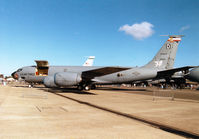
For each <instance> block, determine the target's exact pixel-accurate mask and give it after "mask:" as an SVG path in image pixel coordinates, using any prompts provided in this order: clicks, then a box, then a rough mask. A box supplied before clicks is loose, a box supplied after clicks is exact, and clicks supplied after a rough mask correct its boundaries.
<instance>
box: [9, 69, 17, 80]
mask: <svg viewBox="0 0 199 139" xmlns="http://www.w3.org/2000/svg"><path fill="white" fill-rule="evenodd" d="M11 75H12V77H13V78H14V79H16V80H18V79H19V75H18V74H17V73H16V71H15V72H13V73H12V74H11Z"/></svg>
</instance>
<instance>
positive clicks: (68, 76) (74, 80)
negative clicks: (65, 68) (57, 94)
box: [54, 72, 82, 87]
mask: <svg viewBox="0 0 199 139" xmlns="http://www.w3.org/2000/svg"><path fill="white" fill-rule="evenodd" d="M54 79H55V81H54V82H55V84H56V85H57V86H62V87H66V86H72V85H78V84H79V83H80V82H81V81H82V78H81V75H80V74H78V73H74V72H59V73H56V74H55V77H54Z"/></svg>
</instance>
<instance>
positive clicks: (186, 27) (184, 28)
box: [179, 25, 190, 32]
mask: <svg viewBox="0 0 199 139" xmlns="http://www.w3.org/2000/svg"><path fill="white" fill-rule="evenodd" d="M189 28H190V26H189V25H187V26H183V27H181V28H180V31H179V32H183V31H185V30H187V29H189Z"/></svg>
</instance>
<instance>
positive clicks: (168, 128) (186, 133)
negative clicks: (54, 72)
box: [52, 93, 199, 138]
mask: <svg viewBox="0 0 199 139" xmlns="http://www.w3.org/2000/svg"><path fill="white" fill-rule="evenodd" d="M52 94H54V95H57V96H60V97H64V98H67V99H70V100H72V101H75V102H78V103H80V104H84V105H87V106H90V107H94V108H97V109H100V110H103V111H106V112H110V113H113V114H116V115H119V116H123V117H126V118H129V119H133V120H137V121H140V122H142V123H145V124H148V125H150V126H151V127H154V128H159V129H161V130H164V131H167V132H170V133H173V134H176V135H180V136H183V137H189V138H199V134H197V133H194V132H190V131H186V130H183V129H180V128H176V127H173V126H169V125H166V124H162V123H159V122H156V121H153V120H147V119H145V118H142V117H138V116H136V115H133V114H127V113H123V112H119V111H116V110H113V109H109V108H106V107H102V106H98V105H95V104H92V103H89V102H85V101H81V100H78V99H74V98H71V97H68V96H65V95H62V94H59V93H52Z"/></svg>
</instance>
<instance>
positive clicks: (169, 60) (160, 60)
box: [144, 35, 183, 70]
mask: <svg viewBox="0 0 199 139" xmlns="http://www.w3.org/2000/svg"><path fill="white" fill-rule="evenodd" d="M182 37H183V35H169V39H168V40H167V41H166V42H165V44H164V45H163V46H162V48H161V49H160V50H159V52H158V53H157V54H156V56H155V57H154V58H153V59H152V60H151V61H150V62H149V63H148V64H146V65H145V66H144V67H146V68H156V69H158V70H161V69H171V68H173V65H174V61H175V57H176V52H177V49H178V45H179V43H180V41H181V38H182Z"/></svg>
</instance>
